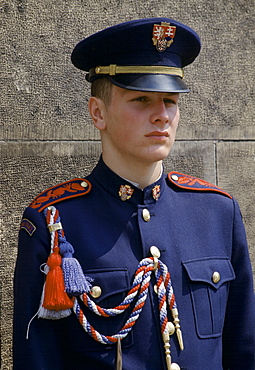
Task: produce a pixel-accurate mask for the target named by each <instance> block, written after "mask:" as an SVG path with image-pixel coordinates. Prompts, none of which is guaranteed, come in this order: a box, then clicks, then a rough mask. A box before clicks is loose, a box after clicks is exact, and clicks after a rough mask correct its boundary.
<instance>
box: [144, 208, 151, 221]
mask: <svg viewBox="0 0 255 370" xmlns="http://www.w3.org/2000/svg"><path fill="white" fill-rule="evenodd" d="M143 219H144V221H146V222H148V221H150V219H151V214H150V211H148V209H147V208H144V209H143Z"/></svg>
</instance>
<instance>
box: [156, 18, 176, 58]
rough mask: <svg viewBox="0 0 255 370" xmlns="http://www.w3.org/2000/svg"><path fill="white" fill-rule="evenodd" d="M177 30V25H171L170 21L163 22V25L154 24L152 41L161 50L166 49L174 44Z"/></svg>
mask: <svg viewBox="0 0 255 370" xmlns="http://www.w3.org/2000/svg"><path fill="white" fill-rule="evenodd" d="M175 32H176V27H175V26H170V23H166V22H161V25H159V24H154V26H153V31H152V35H153V37H152V41H153V45H155V46H156V49H157V50H158V51H159V52H162V51H165V50H166V49H167V48H168V47H169V46H170V45H171V44H172V42H173V41H174V36H175Z"/></svg>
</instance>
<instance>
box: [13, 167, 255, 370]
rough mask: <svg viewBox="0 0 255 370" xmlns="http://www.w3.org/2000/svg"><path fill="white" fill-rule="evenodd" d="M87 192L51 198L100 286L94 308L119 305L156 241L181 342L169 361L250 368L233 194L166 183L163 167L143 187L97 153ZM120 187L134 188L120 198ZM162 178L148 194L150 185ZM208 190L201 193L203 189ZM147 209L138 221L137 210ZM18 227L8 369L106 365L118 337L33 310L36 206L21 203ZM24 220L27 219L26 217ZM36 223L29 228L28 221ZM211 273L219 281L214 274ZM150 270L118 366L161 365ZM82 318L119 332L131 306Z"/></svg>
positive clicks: (246, 278) (37, 288)
mask: <svg viewBox="0 0 255 370" xmlns="http://www.w3.org/2000/svg"><path fill="white" fill-rule="evenodd" d="M87 179H88V180H89V181H90V183H91V184H92V189H91V191H90V192H89V193H88V194H86V195H83V196H79V197H73V198H70V199H62V200H60V201H59V202H57V203H56V204H55V207H56V208H57V209H58V210H59V213H60V216H61V222H62V225H63V229H64V231H65V235H66V238H67V240H68V241H69V242H70V243H71V244H72V245H73V247H74V249H75V255H74V256H75V257H76V258H77V259H78V260H79V262H80V264H81V266H82V269H83V271H84V273H85V275H87V276H90V277H92V278H93V279H94V281H93V285H97V286H100V287H101V289H102V294H101V296H100V297H99V298H97V299H95V302H96V303H97V304H99V305H100V306H101V307H115V306H116V305H118V304H119V303H120V302H121V301H122V300H123V298H124V297H125V295H126V294H127V292H128V290H129V289H130V287H131V284H132V280H133V278H134V273H135V271H136V269H137V266H138V264H139V262H140V261H141V260H142V259H143V258H145V257H148V256H150V247H151V246H156V247H157V248H158V249H159V250H160V253H161V256H160V260H161V261H162V262H163V263H165V264H166V265H167V266H168V269H169V271H170V273H171V279H172V284H173V289H174V293H175V296H176V301H177V305H178V310H179V318H180V324H181V329H182V334H183V341H184V350H183V351H181V350H180V348H179V345H178V341H177V338H176V335H175V334H174V335H172V336H171V356H172V361H173V362H176V363H178V364H179V366H180V368H181V369H187V370H205V369H207V370H222V369H224V370H227V369H230V370H237V369H238V370H240V369H244V370H254V349H255V344H254V337H255V331H254V323H255V319H254V312H255V306H254V292H253V286H252V272H251V264H250V260H249V253H248V248H247V242H246V236H245V231H244V226H243V223H242V217H241V214H240V210H239V207H238V204H237V202H236V201H235V200H234V199H231V198H230V197H228V196H226V195H224V194H222V193H220V192H214V191H211V190H210V188H209V187H208V189H201V191H200V190H194V189H192V188H188V186H186V188H182V187H178V186H176V185H175V184H173V183H172V182H171V181H169V179H168V178H167V176H166V175H163V176H162V177H161V178H160V179H159V180H158V181H157V182H156V183H154V184H152V185H150V186H148V187H146V188H145V189H143V190H141V189H138V188H136V187H135V186H134V185H132V184H130V183H129V182H128V181H126V180H123V179H122V178H120V177H119V176H117V175H116V174H115V173H113V172H112V171H111V170H110V169H109V168H108V167H107V166H106V165H105V164H104V163H103V161H102V160H100V161H99V163H98V165H97V166H96V168H95V169H94V170H93V171H92V173H91V174H90V175H89V176H88V177H87ZM121 185H130V186H131V188H132V189H134V192H133V194H132V196H131V197H130V198H129V199H127V200H125V201H122V200H121V198H120V196H119V189H120V186H121ZM155 185H160V196H159V199H158V200H155V199H154V198H153V196H152V189H153V188H154V187H155ZM204 190H206V191H204ZM144 209H147V210H148V211H149V212H150V220H149V221H145V220H144V218H143V210H144ZM24 219H26V220H29V223H28V224H29V225H34V229H33V230H32V232H30V230H29V228H28V227H27V228H26V227H22V228H21V230H20V238H19V248H18V257H17V265H16V271H15V317H14V369H15V370H24V369H33V370H39V369H41V370H42V369H44V370H51V369H54V370H64V369H66V370H70V369H72V370H75V369H77V370H81V369H86V370H108V369H109V370H110V369H114V366H115V365H114V364H115V353H116V345H114V344H113V345H103V344H100V343H98V342H96V341H95V340H94V339H92V338H91V337H89V335H88V334H87V333H86V332H85V331H84V329H83V328H82V326H81V325H80V323H79V322H78V320H77V318H76V316H75V315H74V314H72V315H71V316H69V317H67V318H64V319H61V320H46V319H41V318H40V319H38V318H35V319H34V320H33V321H32V323H31V326H30V330H29V337H28V339H26V331H27V326H28V322H29V321H30V319H31V318H32V317H33V315H35V313H36V312H37V310H38V307H39V303H40V299H41V293H42V288H43V283H44V274H43V273H42V272H41V271H40V266H41V265H42V264H43V263H45V262H46V261H47V258H48V255H49V253H50V235H49V231H48V229H47V225H46V221H45V217H44V214H43V212H38V210H37V209H34V208H32V207H28V208H27V209H26V211H25V213H24ZM23 225H24V224H23ZM31 227H32V228H33V226H31ZM215 271H216V272H218V273H219V274H220V275H219V276H220V280H219V281H218V282H213V280H212V275H213V273H214V272H215ZM154 284H155V282H154V280H153V278H152V281H151V284H150V287H149V294H148V297H147V300H146V303H145V306H144V308H143V311H142V313H141V315H140V317H139V319H138V321H137V322H136V324H135V325H134V327H133V329H132V330H131V332H130V333H129V334H128V336H127V337H126V338H125V339H123V341H122V356H123V370H163V369H166V363H165V353H164V347H163V342H162V337H161V333H160V324H159V312H158V303H157V296H156V293H155V291H154V288H153V286H154ZM83 310H84V313H85V314H86V317H87V318H88V320H89V322H90V323H91V324H92V325H93V326H94V327H95V329H96V330H98V331H99V332H101V333H103V334H105V335H112V334H116V333H117V332H118V331H119V330H120V329H121V327H122V326H123V324H124V323H125V321H126V318H127V317H128V315H130V311H128V310H127V312H125V313H124V314H122V315H119V316H118V317H114V318H102V317H98V316H96V315H95V314H93V313H92V312H88V310H87V309H86V308H85V307H83Z"/></svg>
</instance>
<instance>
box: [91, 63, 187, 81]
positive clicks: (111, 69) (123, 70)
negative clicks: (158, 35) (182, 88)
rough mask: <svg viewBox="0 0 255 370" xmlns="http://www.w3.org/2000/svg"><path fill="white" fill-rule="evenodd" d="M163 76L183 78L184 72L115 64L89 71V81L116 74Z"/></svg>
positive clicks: (167, 68)
mask: <svg viewBox="0 0 255 370" xmlns="http://www.w3.org/2000/svg"><path fill="white" fill-rule="evenodd" d="M133 73H138V74H165V75H172V76H173V75H174V76H179V77H181V78H183V76H184V72H183V69H182V68H176V67H165V66H118V65H117V64H110V65H109V66H97V67H95V68H91V69H90V70H89V79H90V78H91V77H93V76H97V75H110V76H114V75H116V74H133Z"/></svg>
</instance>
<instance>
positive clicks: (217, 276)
mask: <svg viewBox="0 0 255 370" xmlns="http://www.w3.org/2000/svg"><path fill="white" fill-rule="evenodd" d="M212 281H213V282H214V284H217V283H218V282H219V281H220V273H219V272H218V271H214V273H213V274H212Z"/></svg>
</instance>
